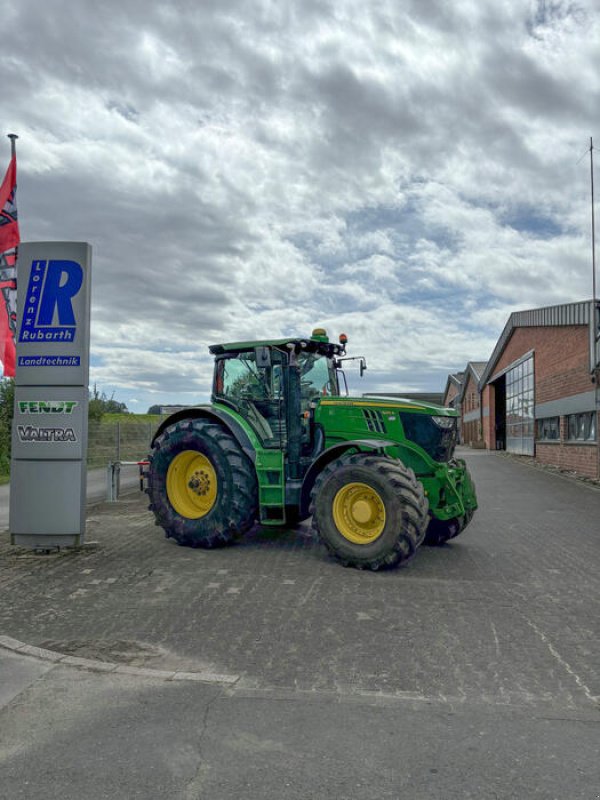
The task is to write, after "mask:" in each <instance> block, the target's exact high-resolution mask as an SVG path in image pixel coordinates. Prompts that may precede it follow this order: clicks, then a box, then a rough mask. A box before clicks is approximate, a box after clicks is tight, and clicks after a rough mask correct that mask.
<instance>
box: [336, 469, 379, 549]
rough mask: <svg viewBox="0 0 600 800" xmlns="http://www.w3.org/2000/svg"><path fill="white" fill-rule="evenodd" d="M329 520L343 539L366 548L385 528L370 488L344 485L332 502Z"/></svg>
mask: <svg viewBox="0 0 600 800" xmlns="http://www.w3.org/2000/svg"><path fill="white" fill-rule="evenodd" d="M333 520H334V522H335V524H336V527H337V529H338V531H339V532H340V533H341V534H342V536H343V537H344V539H348V541H349V542H354V544H369V543H370V542H374V541H375V539H377V537H378V536H381V534H382V532H383V529H384V528H385V506H384V504H383V500H382V499H381V497H380V496H379V494H378V493H377V492H376V491H375V489H373V487H372V486H368V485H367V484H366V483H348V484H346V486H343V487H342V488H341V489H340V490H339V491H338V493H337V494H336V496H335V498H334V500H333Z"/></svg>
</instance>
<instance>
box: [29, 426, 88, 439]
mask: <svg viewBox="0 0 600 800" xmlns="http://www.w3.org/2000/svg"><path fill="white" fill-rule="evenodd" d="M17 429H18V432H19V439H20V440H21V441H22V442H76V441H77V437H76V436H75V431H74V430H73V428H34V426H33V425H18V426H17Z"/></svg>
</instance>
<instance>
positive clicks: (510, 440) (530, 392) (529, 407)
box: [506, 355, 534, 456]
mask: <svg viewBox="0 0 600 800" xmlns="http://www.w3.org/2000/svg"><path fill="white" fill-rule="evenodd" d="M533 409H534V369H533V356H532V355H531V356H529V357H528V358H526V359H525V360H524V361H521V363H520V364H517V365H516V366H515V367H512V368H511V369H509V370H508V371H507V373H506V449H507V451H508V452H509V453H517V454H520V455H531V456H532V455H533V454H534V447H533V440H534V430H533Z"/></svg>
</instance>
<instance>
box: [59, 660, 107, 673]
mask: <svg viewBox="0 0 600 800" xmlns="http://www.w3.org/2000/svg"><path fill="white" fill-rule="evenodd" d="M61 664H69V665H70V666H72V667H85V668H86V669H91V670H95V671H96V672H113V671H114V670H116V669H117V667H118V665H117V664H111V663H110V661H97V660H94V659H91V658H77V656H61Z"/></svg>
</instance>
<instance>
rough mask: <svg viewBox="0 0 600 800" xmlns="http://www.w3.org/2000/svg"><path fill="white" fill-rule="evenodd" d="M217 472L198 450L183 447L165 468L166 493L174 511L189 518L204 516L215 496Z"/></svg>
mask: <svg viewBox="0 0 600 800" xmlns="http://www.w3.org/2000/svg"><path fill="white" fill-rule="evenodd" d="M217 490H218V483H217V473H216V472H215V469H214V467H213V465H212V462H211V461H210V459H209V458H208V456H205V455H204V453H199V452H198V451H197V450H183V451H182V452H181V453H178V454H177V455H176V456H175V458H174V459H173V460H172V461H171V463H170V465H169V469H168V470H167V496H168V498H169V502H170V503H171V505H172V506H173V508H174V509H175V511H176V512H177V513H178V514H180V515H181V516H182V517H187V518H188V519H200V518H201V517H204V516H206V515H207V514H208V513H209V511H210V510H211V509H212V507H213V506H214V504H215V501H216V499H217Z"/></svg>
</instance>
